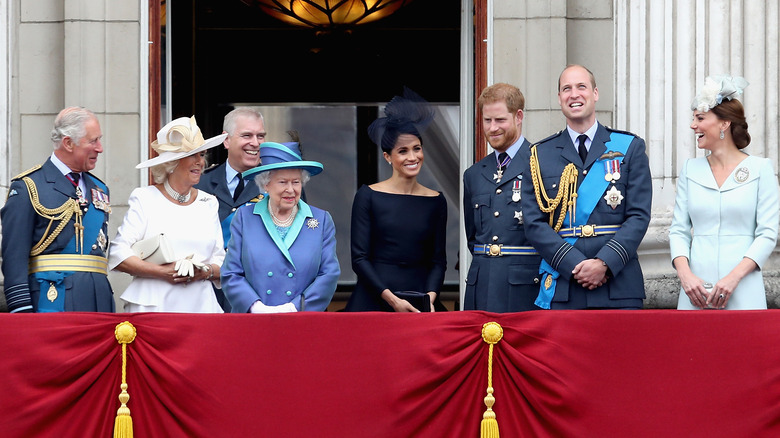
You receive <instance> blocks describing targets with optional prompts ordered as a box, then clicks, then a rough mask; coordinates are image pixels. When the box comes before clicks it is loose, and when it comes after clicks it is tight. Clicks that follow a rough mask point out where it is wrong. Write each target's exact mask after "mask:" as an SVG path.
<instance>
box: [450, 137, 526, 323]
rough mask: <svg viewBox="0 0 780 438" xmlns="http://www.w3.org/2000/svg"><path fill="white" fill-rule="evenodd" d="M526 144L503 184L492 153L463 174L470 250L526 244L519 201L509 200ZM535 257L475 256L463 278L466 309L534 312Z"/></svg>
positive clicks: (519, 178) (522, 164)
mask: <svg viewBox="0 0 780 438" xmlns="http://www.w3.org/2000/svg"><path fill="white" fill-rule="evenodd" d="M529 147H530V143H529V142H528V140H525V141H524V142H523V144H522V145H521V147H520V149H519V150H518V151H517V154H515V157H514V158H513V159H512V161H511V162H510V163H509V165H508V166H507V168H506V170H505V171H504V174H503V177H502V178H501V181H498V182H497V181H496V180H495V179H494V178H493V176H494V175H495V174H496V170H497V160H496V153H495V152H493V153H491V154H489V155H488V156H486V157H485V158H483V159H482V160H480V161H479V162H477V163H476V164H474V165H473V166H471V167H469V168H468V169H467V170H466V172H465V173H464V174H463V216H464V223H465V227H466V238H467V239H468V245H469V251H471V253H472V255H474V245H478V244H482V245H484V244H499V245H507V246H529V245H530V243H528V239H527V238H526V233H525V226H524V224H523V222H522V209H521V203H520V199H519V198H517V196H515V197H514V198H513V194H514V190H513V188H514V187H515V183H516V182H519V183H520V186H521V187H522V186H525V185H527V184H530V181H523V180H522V173H523V170H524V169H525V168H526V167H528V160H529V151H530V149H529ZM540 262H541V258H540V257H539V256H538V255H535V256H534V255H530V256H529V255H504V256H500V257H492V256H489V255H474V258H473V259H472V261H471V266H470V267H469V272H468V276H467V277H466V293H465V297H464V300H463V308H464V309H465V310H486V311H488V312H519V311H524V310H534V309H538V307H536V306H535V305H534V300H535V299H536V295H537V293H538V292H539V281H540V280H539V279H540V275H539V263H540Z"/></svg>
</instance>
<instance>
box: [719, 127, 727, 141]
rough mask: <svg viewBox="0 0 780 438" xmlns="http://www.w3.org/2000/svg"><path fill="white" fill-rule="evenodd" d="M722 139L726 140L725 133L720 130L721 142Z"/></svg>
mask: <svg viewBox="0 0 780 438" xmlns="http://www.w3.org/2000/svg"><path fill="white" fill-rule="evenodd" d="M724 138H726V133H725V132H724V131H723V130H722V129H721V130H720V139H721V140H723V139H724Z"/></svg>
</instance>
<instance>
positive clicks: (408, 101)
mask: <svg viewBox="0 0 780 438" xmlns="http://www.w3.org/2000/svg"><path fill="white" fill-rule="evenodd" d="M433 114H434V113H433V108H431V105H430V104H429V103H428V102H427V101H426V100H425V99H423V98H422V97H420V95H418V94H417V93H415V92H414V91H412V90H410V89H408V88H406V87H404V93H403V96H395V97H393V99H392V100H391V101H390V102H388V103H387V105H385V117H380V118H378V119H376V120H374V122H373V123H371V125H370V126H369V127H368V136H369V137H371V140H372V141H373V142H374V143H376V144H377V145H378V146H379V147H381V148H382V151H384V152H387V153H390V151H392V150H393V146H395V141H396V140H397V139H398V136H399V135H401V134H411V135H414V136H416V137H417V138H419V139H421V140H422V136H421V135H420V134H421V133H422V132H423V131H425V129H426V128H427V127H428V125H429V124H430V123H431V122H432V121H433Z"/></svg>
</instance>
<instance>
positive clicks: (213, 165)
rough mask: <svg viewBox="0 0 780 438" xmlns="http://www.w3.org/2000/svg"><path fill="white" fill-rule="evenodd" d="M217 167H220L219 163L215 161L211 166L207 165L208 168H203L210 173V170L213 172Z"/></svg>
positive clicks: (204, 171)
mask: <svg viewBox="0 0 780 438" xmlns="http://www.w3.org/2000/svg"><path fill="white" fill-rule="evenodd" d="M217 167H219V164H217V163H214V164H212V165H211V166H209V167H207V168H205V169H203V173H209V172H211V171H212V170H214V169H216V168H217Z"/></svg>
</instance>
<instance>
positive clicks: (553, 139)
mask: <svg viewBox="0 0 780 438" xmlns="http://www.w3.org/2000/svg"><path fill="white" fill-rule="evenodd" d="M619 144H623V145H624V146H627V149H626V150H625V152H619V151H618V146H617V145H619ZM535 148H536V154H537V156H538V170H539V173H540V174H541V181H542V183H543V189H544V191H545V192H546V194H547V197H548V198H555V196H556V195H557V194H558V192H559V191H560V190H565V187H561V174H562V173H563V172H564V168H565V167H566V166H567V165H568V164H570V163H571V164H573V165H574V166H575V167H576V170H577V172H578V177H577V187H578V189H577V193H578V196H577V198H576V202H577V206H578V210H579V209H580V208H585V207H584V206H585V205H586V204H587V202H588V201H587V198H590V199H592V200H594V201H597V202H596V203H595V207H593V208H592V211H591V212H590V213H589V217H588V214H585V213H584V212H578V213H576V215H575V222H574V223H573V224H572V223H569V222H568V219H567V220H566V222H565V223H563V224H562V228H561V230H559V232H556V231H555V230H554V229H553V226H555V225H556V224H557V220H558V218H559V214H560V212H561V208H566V205H565V204H566V202H565V200H564V202H561V204H562V205H563V207H562V206H561V205H559V206H558V207H557V208H556V209H555V211H554V212H553V213H552V215H553V221H554V223H553V226H551V225H550V222H549V221H550V213H545V212H542V211H541V209H540V206H539V204H538V201H537V198H536V195H535V192H534V184H533V183H532V180H533V178H532V176H533V175H532V174H533V168H532V167H533V165H534V163H533V162H532V163H531V166H530V167H529V170H528V171H527V172H526V174H525V176H524V179H527V181H525V182H526V183H525V184H523V200H522V203H523V212H524V214H525V223H526V231H527V233H526V235H527V236H528V239H529V241H530V242H531V244H532V245H533V246H534V247H535V248H536V249H537V250H538V251H539V252H540V253H541V255H542V257H543V258H544V260H545V262H547V263H548V264H549V267H550V268H552V270H551V271H552V272H553V273H552V274H550V275H547V274H543V275H542V283H543V284H542V285H541V286H540V290H541V288H543V287H544V286H545V284H547V285H548V286H551V288H550V289H552V290H549V293H551V294H554V295H553V297H552V302H551V306H550V307H551V308H552V309H584V308H641V307H642V300H643V299H644V298H645V289H644V278H643V276H642V268H641V267H640V265H639V260H638V258H637V248H638V247H639V244H640V242H641V241H642V238H643V237H644V235H645V232H646V231H647V227H648V225H649V223H650V208H651V203H652V197H653V193H652V183H651V178H650V167H649V163H648V158H647V154H646V153H645V142H644V140H642V139H641V138H639V137H637V136H635V135H634V134H631V133H627V132H621V131H616V130H612V129H609V128H606V127H604V126H603V125H601V124H598V126H597V128H596V131H595V134H594V135H593V140H592V142H591V147H590V150H589V152H588V154H587V157H586V159H585V162H584V163H583V161H582V160H581V159H580V156H579V155H578V153H577V149H576V148H575V147H574V145H573V143H572V140H571V137H570V136H569V134H568V130H566V129H564V130H563V131H561V132H559V133H557V134H555V135H552V136H550V137H549V138H547V139H545V140H542V141H541V142H539V144H538V145H536V146H535ZM531 160H532V161H534V158H533V156H532V157H531ZM615 160H618V161H620V162H619V163H618V164H615ZM605 163H607V164H606V165H605ZM615 171H618V173H619V175H620V176H619V178H618V179H615V178H610V176H611V175H612V173H614V172H615ZM588 177H590V178H588ZM586 180H587V182H586ZM541 188H542V187H540V190H541ZM567 216H568V215H567ZM575 239H576V240H575ZM572 242H574V243H572ZM592 258H599V259H601V260H602V261H603V262H605V263H606V265H607V268H608V270H607V277H608V280H607V282H606V283H605V284H604V285H602V286H600V287H598V288H596V289H593V290H588V289H586V288H584V287H582V286H581V285H580V284H579V283H577V281H576V280H575V279H574V278H573V276H572V270H573V269H574V267H575V266H576V265H577V264H578V263H580V262H581V261H583V260H585V259H592ZM548 277H549V278H548Z"/></svg>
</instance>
